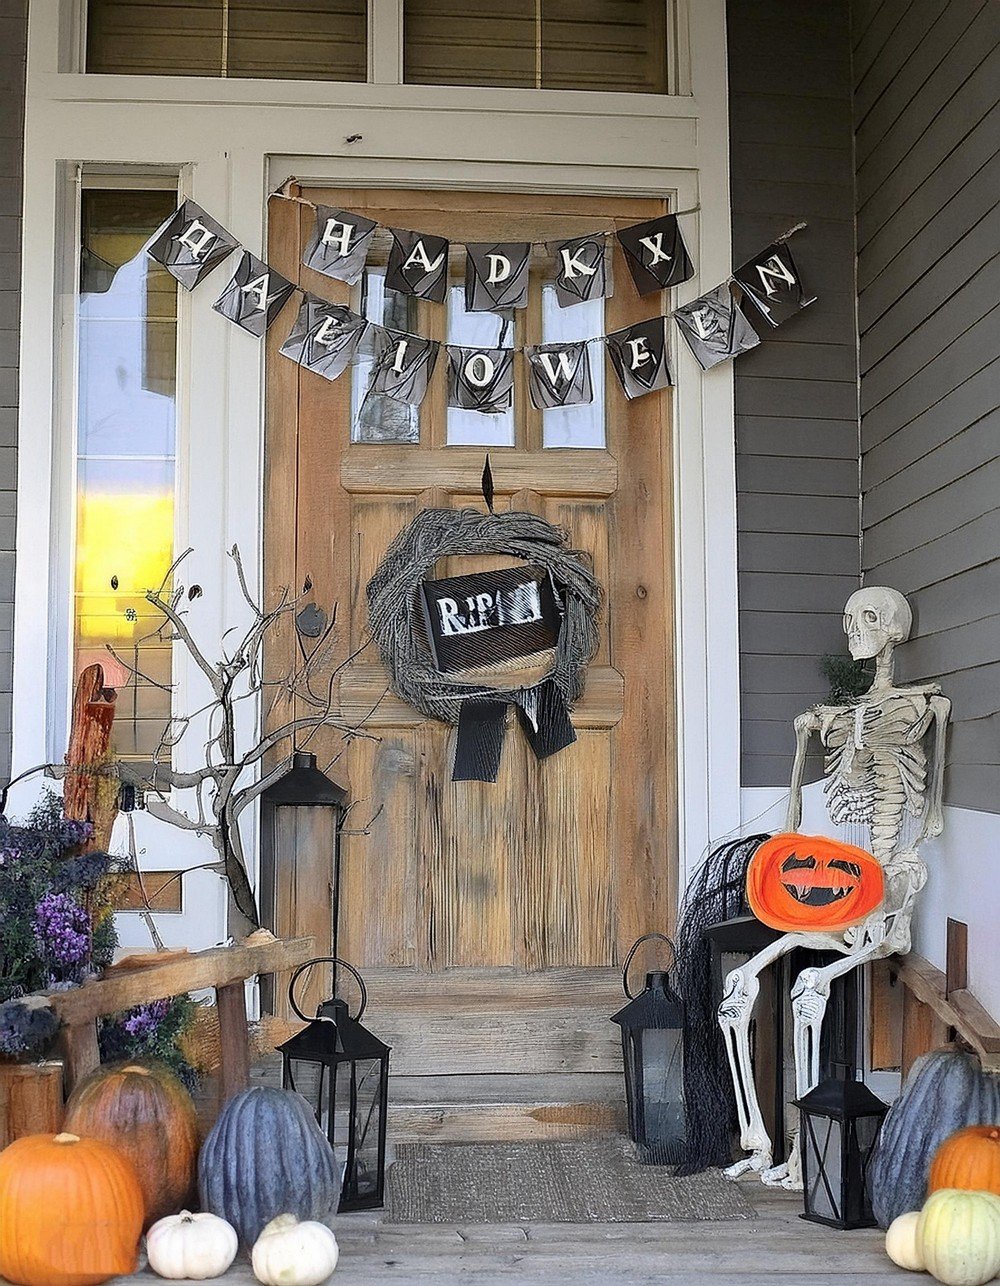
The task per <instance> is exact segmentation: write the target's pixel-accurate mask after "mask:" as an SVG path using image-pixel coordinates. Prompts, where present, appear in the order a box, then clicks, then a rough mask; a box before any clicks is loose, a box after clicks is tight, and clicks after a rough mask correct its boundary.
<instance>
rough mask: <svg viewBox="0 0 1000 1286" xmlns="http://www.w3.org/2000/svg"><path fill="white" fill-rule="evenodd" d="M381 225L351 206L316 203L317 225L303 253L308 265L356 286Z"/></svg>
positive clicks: (305, 263) (304, 262)
mask: <svg viewBox="0 0 1000 1286" xmlns="http://www.w3.org/2000/svg"><path fill="white" fill-rule="evenodd" d="M377 229H378V224H377V223H376V222H375V220H374V219H366V218H365V217H364V216H363V215H360V214H351V212H350V211H349V210H334V209H331V207H330V206H328V205H318V206H317V207H316V226H315V227H314V228H313V233H312V236H311V237H310V238H309V243H308V245H307V246H306V248H305V252H304V253H303V255H302V262H303V264H304V265H305V266H306V267H307V268H315V269H316V271H317V272H321V273H323V274H324V275H325V276H327V277H334V278H336V280H337V281H346V282H347V284H348V285H349V286H353V285H354V283H355V282H356V281H357V280H358V278H359V277H360V276H361V274H362V273H363V272H364V270H365V260H366V259H367V257H368V247H369V246H370V245H371V240H372V237H373V236H374V235H375V233H376V231H377Z"/></svg>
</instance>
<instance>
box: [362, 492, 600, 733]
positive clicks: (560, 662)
mask: <svg viewBox="0 0 1000 1286" xmlns="http://www.w3.org/2000/svg"><path fill="white" fill-rule="evenodd" d="M568 543H569V537H568V535H567V534H566V532H564V531H562V530H561V529H560V528H558V527H554V526H553V525H552V523H550V522H546V520H545V519H544V518H539V517H538V515H537V514H531V513H498V514H491V513H485V514H484V513H481V512H480V511H479V510H478V509H424V510H422V511H421V512H420V513H418V514H417V516H416V517H415V518H414V519H413V521H412V522H411V523H410V524H409V526H407V527H404V528H403V530H402V531H401V532H400V533H399V534H398V535H397V536H396V537H395V539H394V540H393V542H392V544H391V545H390V546H389V548H388V550H387V551H386V554H385V557H384V558H383V559H382V562H381V563H380V564H379V567H378V570H377V571H376V572H375V575H374V576H373V577H372V578H371V580H370V581H369V582H368V590H367V594H368V615H369V620H370V625H371V633H372V638H373V639H374V641H375V643H376V645H377V647H378V650H379V655H380V656H381V657H382V661H383V663H384V664H385V666H386V667H387V668H388V670H389V675H390V678H391V681H392V689H393V691H394V692H395V693H396V695H397V696H398V697H401V698H402V699H403V700H404V701H406V702H408V703H409V704H410V705H411V706H413V707H414V709H416V710H419V711H420V712H421V714H425V715H427V716H428V717H429V718H432V719H441V720H442V721H443V722H445V723H458V718H459V713H460V710H461V705H462V702H463V701H464V700H465V699H466V698H467V697H478V696H488V697H494V698H496V699H497V700H508V701H509V700H513V699H514V698H515V697H516V696H517V695H518V694H519V693H522V692H524V691H526V690H527V689H526V688H525V687H524V686H521V687H516V688H498V687H493V686H484V685H482V684H475V683H461V682H458V681H457V680H455V679H453V678H449V677H446V676H445V675H442V674H441V673H440V672H439V671H438V670H437V669H435V668H434V665H433V664H432V662H431V659H430V656H429V655H428V652H427V650H426V647H425V645H424V643H423V637H422V629H421V627H418V626H417V623H416V621H415V619H414V617H415V615H418V614H419V610H420V609H419V604H418V598H417V595H418V593H419V590H420V582H421V581H422V580H423V579H424V577H425V576H427V575H428V573H429V572H430V571H431V570H432V568H433V567H434V564H435V563H436V562H437V561H438V559H439V558H448V557H454V556H456V555H460V554H509V555H512V556H514V557H516V558H523V559H524V560H525V562H529V563H534V564H536V565H537V566H539V567H544V568H545V569H546V570H547V571H549V572H550V573H551V575H552V580H553V582H554V583H555V587H556V590H557V591H558V593H559V595H560V597H561V598H562V600H563V602H562V606H563V620H562V627H561V629H560V631H559V639H558V642H557V643H556V647H555V660H554V662H553V665H552V669H551V670H550V671H549V672H548V674H546V675H545V677H544V679H541V680H539V682H538V683H537V684H531V685H528V686H529V687H537V686H539V685H540V684H541V683H548V682H551V683H554V684H555V686H556V688H557V690H558V691H559V694H560V696H561V697H562V698H563V700H564V701H565V703H566V705H567V706H569V705H572V704H573V702H574V701H576V700H577V698H578V697H579V696H580V694H581V693H582V691H583V685H584V681H585V678H586V674H585V671H586V667H587V665H588V664H589V662H590V661H591V660H592V659H593V657H594V655H595V653H596V652H597V647H598V643H599V638H600V636H599V633H598V625H597V617H598V612H599V610H600V606H601V587H600V585H599V583H598V581H597V579H596V578H595V576H594V574H593V572H592V571H591V570H590V568H589V566H588V565H587V561H586V555H585V554H582V553H580V552H578V551H577V550H573V549H569V548H568Z"/></svg>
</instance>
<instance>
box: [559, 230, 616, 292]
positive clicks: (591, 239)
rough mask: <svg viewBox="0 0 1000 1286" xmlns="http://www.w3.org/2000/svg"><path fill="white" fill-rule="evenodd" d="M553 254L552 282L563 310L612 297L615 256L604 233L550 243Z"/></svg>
mask: <svg viewBox="0 0 1000 1286" xmlns="http://www.w3.org/2000/svg"><path fill="white" fill-rule="evenodd" d="M549 251H550V253H551V254H552V255H553V256H554V260H555V264H554V274H553V278H552V280H553V282H554V283H555V288H556V303H557V304H558V305H559V307H560V308H568V307H569V306H570V305H571V304H582V303H586V302H587V300H589V299H604V298H605V297H606V296H608V295H610V294H611V292H612V285H611V255H610V254H609V251H608V242H607V237H606V236H605V234H604V233H603V232H595V233H593V234H592V235H591V236H587V237H574V238H572V240H570V241H556V242H550V243H549Z"/></svg>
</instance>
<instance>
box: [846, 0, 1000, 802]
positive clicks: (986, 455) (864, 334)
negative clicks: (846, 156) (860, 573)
mask: <svg viewBox="0 0 1000 1286" xmlns="http://www.w3.org/2000/svg"><path fill="white" fill-rule="evenodd" d="M852 22H853V41H854V80H855V86H854V125H855V138H856V150H857V203H858V216H857V219H858V222H857V228H858V287H859V297H858V316H859V328H860V334H861V414H862V421H861V445H862V491H863V506H862V515H863V530H864V544H863V561H864V576H865V580H866V582H867V583H869V584H879V583H885V584H889V585H894V586H895V587H896V588H897V589H900V590H902V591H903V593H905V594H906V595H908V597H909V599H910V602H911V603H912V604H913V606H914V609H915V610H914V614H915V629H914V634H915V640H914V641H913V642H912V643H910V644H908V645H906V646H905V647H904V648H903V649H902V650H901V654H900V661H901V677H902V678H904V679H906V680H910V681H917V680H921V679H940V681H941V683H942V686H943V687H944V689H945V691H946V692H947V694H948V695H949V696H950V697H951V699H952V701H953V702H954V726H953V728H952V732H951V742H950V749H949V768H948V773H947V780H946V796H945V797H946V800H947V802H949V803H951V804H956V805H959V806H961V807H967V808H978V809H983V810H985V811H988V812H1000V558H998V553H1000V409H998V403H1000V302H998V301H1000V204H998V201H1000V106H998V103H997V85H998V84H1000V6H998V4H997V3H996V0H949V2H948V3H947V4H942V3H939V2H938V0H852Z"/></svg>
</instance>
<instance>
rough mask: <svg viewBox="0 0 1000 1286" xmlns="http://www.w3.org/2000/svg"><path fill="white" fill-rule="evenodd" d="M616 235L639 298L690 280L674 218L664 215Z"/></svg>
mask: <svg viewBox="0 0 1000 1286" xmlns="http://www.w3.org/2000/svg"><path fill="white" fill-rule="evenodd" d="M617 235H618V240H619V242H620V243H621V247H622V249H623V250H624V251H625V262H626V263H627V264H628V270H629V272H630V273H631V274H632V280H633V281H634V282H635V288H636V290H638V292H639V294H640V295H651V294H652V293H653V291H655V290H665V289H666V288H667V287H668V286H679V285H680V283H681V282H682V281H687V280H688V279H689V278H690V277H693V276H694V267H693V265H692V263H691V257H690V256H689V254H688V252H687V247H686V246H685V244H684V238H683V237H682V236H681V230H680V227H679V226H678V223H677V216H676V214H664V215H661V216H660V218H658V219H650V220H649V221H648V222H647V223H635V224H633V225H632V227H631V228H619V230H618V234H617Z"/></svg>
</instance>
